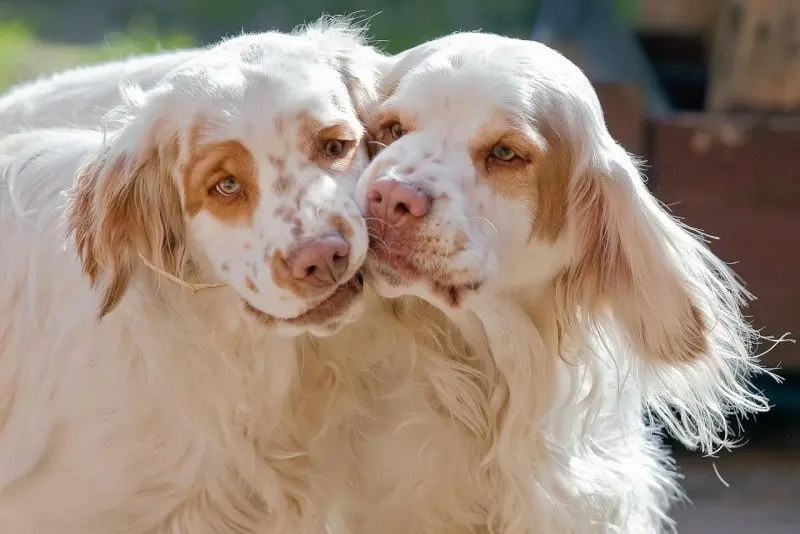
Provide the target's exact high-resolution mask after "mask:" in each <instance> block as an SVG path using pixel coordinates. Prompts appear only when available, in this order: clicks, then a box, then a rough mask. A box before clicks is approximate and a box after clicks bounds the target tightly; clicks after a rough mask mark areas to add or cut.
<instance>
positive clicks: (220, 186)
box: [214, 176, 242, 197]
mask: <svg viewBox="0 0 800 534" xmlns="http://www.w3.org/2000/svg"><path fill="white" fill-rule="evenodd" d="M214 191H216V192H217V193H219V194H220V195H222V196H223V197H233V196H236V195H238V194H239V193H241V192H242V184H240V183H239V182H238V181H237V180H236V178H234V177H233V176H226V177H225V178H223V179H222V180H220V181H219V182H217V185H215V186H214Z"/></svg>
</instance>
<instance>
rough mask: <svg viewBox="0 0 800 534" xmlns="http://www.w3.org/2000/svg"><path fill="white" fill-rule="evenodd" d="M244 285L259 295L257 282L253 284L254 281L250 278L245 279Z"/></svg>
mask: <svg viewBox="0 0 800 534" xmlns="http://www.w3.org/2000/svg"><path fill="white" fill-rule="evenodd" d="M244 285H245V286H246V287H247V289H249V290H250V291H252V292H253V293H258V288H257V287H256V284H255V282H253V279H252V278H250V277H249V276H245V277H244Z"/></svg>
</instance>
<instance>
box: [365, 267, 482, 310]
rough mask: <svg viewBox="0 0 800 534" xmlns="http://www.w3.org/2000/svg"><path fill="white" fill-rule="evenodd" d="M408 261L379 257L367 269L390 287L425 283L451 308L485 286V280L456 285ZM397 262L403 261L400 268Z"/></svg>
mask: <svg viewBox="0 0 800 534" xmlns="http://www.w3.org/2000/svg"><path fill="white" fill-rule="evenodd" d="M409 259H410V258H402V257H399V256H396V255H394V256H393V257H391V258H388V257H384V256H383V255H379V256H376V257H373V258H371V259H370V260H369V262H368V267H370V271H373V272H374V273H375V274H377V275H378V276H380V277H382V278H383V279H384V280H385V281H386V282H388V283H389V284H390V285H395V286H400V285H403V284H404V283H413V282H427V283H429V284H430V285H431V290H432V292H433V293H435V294H436V295H438V296H439V297H441V298H442V299H444V300H445V301H446V302H447V303H448V304H449V305H450V306H452V307H458V306H460V305H461V302H463V300H464V296H465V295H466V294H467V293H470V292H476V291H478V290H480V289H481V287H483V285H484V284H485V280H469V281H466V282H458V283H455V282H453V281H452V280H444V279H442V277H440V276H437V275H436V274H435V273H433V272H431V271H426V270H424V269H420V268H419V267H417V266H416V265H414V262H410V261H408V260H409ZM392 260H395V261H392ZM397 260H403V261H402V267H399V266H398V263H400V262H399V261H397Z"/></svg>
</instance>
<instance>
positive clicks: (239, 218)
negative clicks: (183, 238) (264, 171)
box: [182, 122, 260, 225]
mask: <svg viewBox="0 0 800 534" xmlns="http://www.w3.org/2000/svg"><path fill="white" fill-rule="evenodd" d="M205 128H206V126H205V124H203V123H202V122H198V123H196V124H195V125H194V126H193V127H192V128H191V130H190V133H189V154H188V158H187V163H186V165H185V167H184V169H183V177H182V178H183V188H184V194H185V196H186V211H187V214H188V215H189V216H190V217H194V216H195V215H197V214H198V213H199V212H200V211H201V210H207V211H208V212H210V213H211V214H212V215H213V216H214V217H216V218H217V219H219V220H220V221H222V222H225V223H227V224H231V225H241V224H251V223H252V219H253V213H254V211H255V208H256V206H257V205H258V200H259V196H260V191H259V189H258V183H257V176H256V165H255V161H254V160H253V156H252V154H251V153H250V151H249V150H247V148H245V147H244V145H242V144H241V143H240V142H239V141H234V140H230V141H222V142H217V143H210V144H201V143H200V142H199V138H200V135H201V134H202V133H203V131H204V130H205ZM234 184H235V187H234Z"/></svg>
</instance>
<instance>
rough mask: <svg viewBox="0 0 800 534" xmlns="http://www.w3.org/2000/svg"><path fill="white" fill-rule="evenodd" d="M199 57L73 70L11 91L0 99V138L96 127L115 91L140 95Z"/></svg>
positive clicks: (149, 58)
mask: <svg viewBox="0 0 800 534" xmlns="http://www.w3.org/2000/svg"><path fill="white" fill-rule="evenodd" d="M201 51H202V49H190V50H176V51H169V52H161V53H159V54H152V55H146V56H141V57H131V58H127V59H124V60H120V61H113V62H109V63H102V64H99V65H90V66H88V67H76V68H74V69H70V70H67V71H64V72H58V73H55V74H52V75H49V76H43V77H41V78H39V79H37V80H33V81H28V82H24V83H20V84H18V85H15V86H13V87H11V88H10V89H9V90H8V91H6V92H5V93H4V94H2V95H0V133H12V132H16V131H20V130H25V129H29V128H36V127H76V128H77V127H87V126H94V125H97V124H99V123H100V122H101V121H102V119H103V118H104V116H105V114H106V113H107V112H108V111H109V110H110V109H111V108H113V107H114V106H116V105H117V104H119V103H120V100H121V99H120V87H122V86H125V85H127V84H129V83H135V84H136V85H138V86H139V87H140V88H141V89H143V90H148V89H151V88H152V87H153V86H154V85H155V84H156V83H157V82H158V81H159V80H161V78H163V77H164V76H165V75H166V74H167V73H168V72H169V71H170V70H172V69H173V68H175V67H177V66H178V65H180V64H181V63H183V62H184V61H188V60H189V59H192V58H194V57H196V56H197V55H198V54H199V53H200V52H201Z"/></svg>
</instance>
